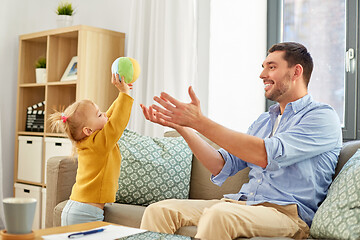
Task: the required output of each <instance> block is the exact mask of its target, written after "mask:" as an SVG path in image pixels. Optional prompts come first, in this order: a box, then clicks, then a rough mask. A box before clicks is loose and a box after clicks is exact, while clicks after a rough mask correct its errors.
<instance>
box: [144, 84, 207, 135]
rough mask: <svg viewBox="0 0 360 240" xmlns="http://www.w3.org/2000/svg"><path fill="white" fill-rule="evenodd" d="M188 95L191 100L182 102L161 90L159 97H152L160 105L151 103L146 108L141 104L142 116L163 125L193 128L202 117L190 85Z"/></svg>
mask: <svg viewBox="0 0 360 240" xmlns="http://www.w3.org/2000/svg"><path fill="white" fill-rule="evenodd" d="M189 96H190V98H191V102H190V103H183V102H180V101H178V100H177V99H175V98H173V97H172V96H170V95H169V94H167V93H165V92H162V93H161V94H160V97H157V96H155V97H154V100H155V101H156V102H157V103H159V104H160V105H161V106H162V107H160V106H158V105H155V104H153V105H151V106H150V107H149V108H148V109H147V108H146V107H144V106H143V105H142V109H143V113H144V116H145V118H146V119H148V120H150V121H152V122H155V123H158V124H161V125H163V126H168V127H173V128H176V125H180V126H186V127H191V128H194V129H195V128H196V126H197V125H198V123H199V121H200V119H201V117H202V113H201V109H200V100H199V99H198V98H197V96H196V95H195V92H194V90H193V89H192V87H191V86H190V87H189ZM174 124H175V125H174Z"/></svg>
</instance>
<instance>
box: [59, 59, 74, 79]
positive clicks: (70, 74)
mask: <svg viewBox="0 0 360 240" xmlns="http://www.w3.org/2000/svg"><path fill="white" fill-rule="evenodd" d="M77 64H78V57H77V56H75V57H73V58H72V59H71V61H70V63H69V65H68V66H67V68H66V70H65V72H64V74H63V76H62V77H61V79H60V81H61V82H64V81H72V80H76V79H77Z"/></svg>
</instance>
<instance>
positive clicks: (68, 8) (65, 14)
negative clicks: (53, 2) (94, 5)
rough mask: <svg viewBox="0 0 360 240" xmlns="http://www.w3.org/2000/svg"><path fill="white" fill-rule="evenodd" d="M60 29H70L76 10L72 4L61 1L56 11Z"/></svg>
mask: <svg viewBox="0 0 360 240" xmlns="http://www.w3.org/2000/svg"><path fill="white" fill-rule="evenodd" d="M56 14H57V19H56V22H57V25H58V27H69V26H71V25H72V22H73V15H74V14H75V11H74V8H73V7H72V4H71V3H70V2H66V1H61V2H59V5H58V7H57V9H56Z"/></svg>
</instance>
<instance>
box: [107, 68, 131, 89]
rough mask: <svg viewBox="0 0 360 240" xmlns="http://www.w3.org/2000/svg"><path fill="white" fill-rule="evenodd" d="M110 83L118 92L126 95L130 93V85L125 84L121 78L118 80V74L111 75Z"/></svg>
mask: <svg viewBox="0 0 360 240" xmlns="http://www.w3.org/2000/svg"><path fill="white" fill-rule="evenodd" d="M111 83H112V84H114V85H115V87H116V88H117V89H118V90H119V92H123V93H126V94H129V93H130V89H132V84H131V83H130V84H126V83H125V79H124V77H121V81H120V79H119V74H115V73H113V74H112V78H111Z"/></svg>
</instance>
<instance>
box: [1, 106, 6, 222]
mask: <svg viewBox="0 0 360 240" xmlns="http://www.w3.org/2000/svg"><path fill="white" fill-rule="evenodd" d="M1 138H2V136H1V112H0V229H4V228H5V226H4V209H3V204H2V200H3V196H4V195H3V182H4V181H3V174H2V173H3V167H2V151H1V148H2V142H1Z"/></svg>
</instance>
